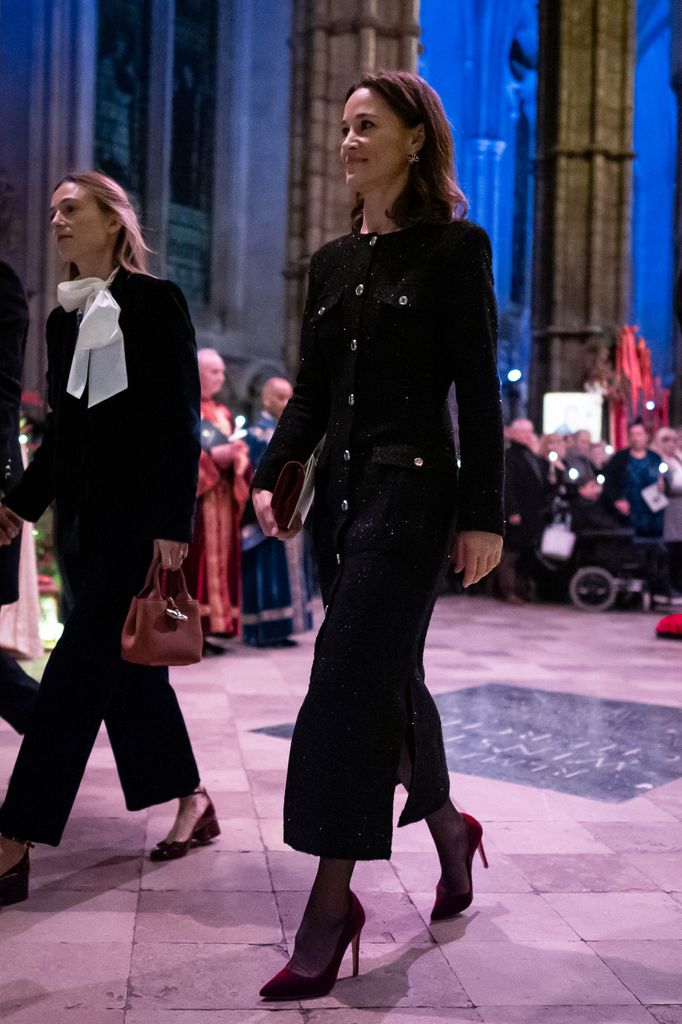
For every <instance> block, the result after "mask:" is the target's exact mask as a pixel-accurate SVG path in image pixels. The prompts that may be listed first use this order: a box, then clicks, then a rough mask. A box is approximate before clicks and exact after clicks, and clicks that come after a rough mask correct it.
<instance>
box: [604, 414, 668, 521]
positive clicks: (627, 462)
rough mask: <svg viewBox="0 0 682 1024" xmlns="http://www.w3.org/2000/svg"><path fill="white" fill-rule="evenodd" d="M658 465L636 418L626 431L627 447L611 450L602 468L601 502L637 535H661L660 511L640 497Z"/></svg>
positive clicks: (654, 477) (655, 478)
mask: <svg viewBox="0 0 682 1024" xmlns="http://www.w3.org/2000/svg"><path fill="white" fill-rule="evenodd" d="M660 465H661V456H660V455H659V454H658V453H657V452H655V451H653V449H652V448H650V447H649V433H648V431H647V429H646V427H645V426H644V424H643V423H642V422H641V421H637V420H636V421H635V422H634V423H632V424H630V428H629V430H628V447H627V448H621V449H620V451H617V452H615V453H614V455H612V456H611V458H610V460H609V462H608V463H607V465H606V467H605V469H604V477H605V480H604V490H603V499H604V502H605V503H606V506H607V507H608V508H610V509H613V510H615V511H616V512H617V513H618V515H619V517H620V519H621V522H627V524H628V525H629V526H631V527H632V529H633V530H634V531H635V536H637V537H649V538H656V537H662V536H663V511H659V512H654V511H652V509H651V508H650V507H649V505H648V504H647V502H646V501H645V499H644V498H643V497H642V491H643V490H644V489H645V488H646V487H649V486H650V485H651V484H655V483H658V481H659V479H660V476H661V470H660Z"/></svg>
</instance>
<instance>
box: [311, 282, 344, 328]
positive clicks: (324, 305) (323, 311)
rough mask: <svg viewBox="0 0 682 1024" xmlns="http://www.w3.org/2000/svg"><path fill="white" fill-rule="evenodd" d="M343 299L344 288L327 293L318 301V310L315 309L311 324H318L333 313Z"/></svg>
mask: <svg viewBox="0 0 682 1024" xmlns="http://www.w3.org/2000/svg"><path fill="white" fill-rule="evenodd" d="M342 297H343V288H337V289H336V291H333V292H325V293H324V294H323V295H322V296H321V298H320V299H318V306H317V309H314V310H313V312H312V313H311V315H310V322H311V323H313V324H316V323H318V322H319V321H320V320H324V318H325V317H326V316H327V315H328V313H330V312H331V310H332V309H333V308H334V306H336V305H337V304H338V303H339V302H340V300H341V298H342Z"/></svg>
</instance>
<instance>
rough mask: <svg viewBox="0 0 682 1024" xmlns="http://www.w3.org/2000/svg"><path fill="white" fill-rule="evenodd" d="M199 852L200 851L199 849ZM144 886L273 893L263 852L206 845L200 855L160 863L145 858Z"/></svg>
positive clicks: (161, 888) (149, 887)
mask: <svg viewBox="0 0 682 1024" xmlns="http://www.w3.org/2000/svg"><path fill="white" fill-rule="evenodd" d="M197 852H198V851H197ZM140 887H141V888H142V889H150V890H153V891H155V892H161V891H164V890H168V891H170V890H173V891H178V892H181V891H182V892H192V891H196V890H200V891H201V892H249V891H250V892H270V891H271V890H272V884H271V882H270V873H269V871H268V865H267V862H266V860H265V854H264V853H256V852H253V851H246V852H242V853H233V852H230V851H225V850H216V849H214V848H213V847H212V846H211V847H208V848H204V849H203V850H202V851H201V859H199V857H198V856H197V857H194V856H192V857H190V856H187V857H181V858H179V859H178V860H169V861H167V862H166V863H158V862H155V861H152V860H149V858H147V859H146V860H145V861H144V867H143V870H142V879H141V882H140Z"/></svg>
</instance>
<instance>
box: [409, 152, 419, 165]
mask: <svg viewBox="0 0 682 1024" xmlns="http://www.w3.org/2000/svg"><path fill="white" fill-rule="evenodd" d="M407 162H408V164H418V163H419V153H408V154H407Z"/></svg>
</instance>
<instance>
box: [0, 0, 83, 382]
mask: <svg viewBox="0 0 682 1024" xmlns="http://www.w3.org/2000/svg"><path fill="white" fill-rule="evenodd" d="M96 54H97V20H96V9H95V5H94V4H93V3H91V2H89V0H52V2H47V0H26V2H25V3H19V2H18V0H13V2H11V3H8V4H4V5H2V6H0V124H2V126H3V131H2V155H1V157H0V194H1V196H2V197H3V198H0V207H4V208H6V209H7V210H8V213H7V214H4V213H3V212H2V209H0V228H2V230H1V231H0V235H1V236H2V237H0V253H1V254H2V255H3V256H4V257H5V258H6V259H7V260H8V261H9V262H10V263H12V264H13V266H14V267H15V269H16V271H17V273H18V274H19V276H20V277H21V279H22V281H23V283H24V286H25V288H26V291H27V294H28V298H29V307H30V312H31V325H30V328H29V337H28V343H27V346H26V358H25V362H24V387H25V389H26V390H31V391H34V390H37V391H42V390H44V383H45V364H46V351H45V341H44V338H45V320H46V319H47V314H48V313H49V311H50V309H51V308H52V307H53V306H54V305H55V304H56V286H57V281H58V280H59V274H58V263H57V258H56V255H55V251H54V244H53V242H52V238H51V237H50V232H49V230H48V223H47V209H48V206H49V200H50V195H51V191H52V188H53V187H54V185H55V184H56V182H57V181H58V180H59V178H60V177H61V176H62V175H63V174H65V173H66V172H67V171H69V170H71V169H74V168H78V169H80V168H83V167H89V166H90V165H91V164H92V151H93V125H94V95H95V90H94V82H95V60H96ZM7 218H9V221H10V223H9V225H8V226H7V227H6V226H5V223H4V222H5V220H6V219H7Z"/></svg>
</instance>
